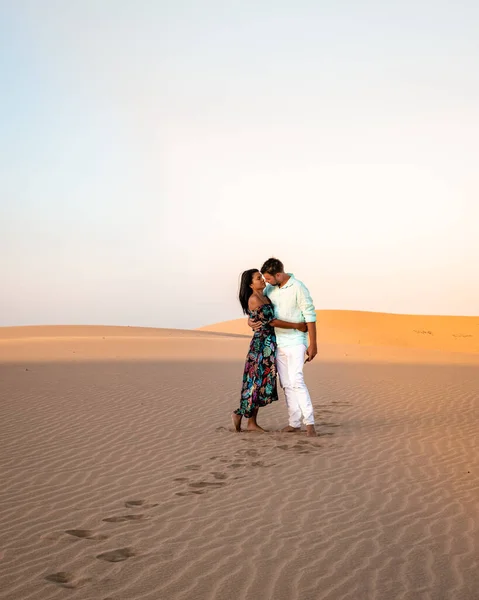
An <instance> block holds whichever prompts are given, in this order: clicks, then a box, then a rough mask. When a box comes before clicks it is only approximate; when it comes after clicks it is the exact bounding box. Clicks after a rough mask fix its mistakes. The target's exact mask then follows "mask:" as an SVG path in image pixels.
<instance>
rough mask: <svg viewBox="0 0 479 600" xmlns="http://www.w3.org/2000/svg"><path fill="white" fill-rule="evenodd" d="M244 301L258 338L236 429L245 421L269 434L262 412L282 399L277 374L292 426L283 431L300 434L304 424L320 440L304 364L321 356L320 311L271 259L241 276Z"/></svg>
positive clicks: (248, 362)
mask: <svg viewBox="0 0 479 600" xmlns="http://www.w3.org/2000/svg"><path fill="white" fill-rule="evenodd" d="M265 281H266V283H265ZM239 301H240V304H241V307H242V308H243V312H244V313H245V314H246V315H249V318H248V325H249V326H250V327H251V328H252V329H253V330H254V334H253V339H252V340H251V344H250V348H249V352H248V356H247V357H246V364H245V368H244V374H243V387H242V390H241V401H240V407H239V408H238V409H237V410H235V411H234V413H233V414H232V420H233V426H234V428H235V430H236V431H241V420H242V418H243V417H245V418H246V419H248V426H247V429H248V431H251V430H256V431H264V429H262V428H261V427H260V426H259V425H258V423H257V415H258V410H259V408H260V407H261V406H266V405H267V404H270V403H271V402H274V401H275V400H277V399H278V390H277V387H276V373H278V375H279V381H280V384H281V387H282V388H283V390H284V394H285V396H286V405H287V407H288V414H289V425H288V426H287V427H285V428H284V429H282V431H285V432H295V431H300V430H301V420H302V421H303V423H304V425H305V426H306V434H307V435H308V436H316V430H315V428H314V415H313V405H312V404H311V398H310V397H309V392H308V388H307V387H306V384H305V383H304V379H303V365H304V363H305V362H310V361H312V360H313V358H314V357H315V356H316V354H317V352H318V349H317V342H316V311H315V310H314V305H313V301H312V299H311V296H310V294H309V291H308V289H307V288H306V286H305V285H304V284H303V283H302V282H301V281H298V280H297V279H295V278H294V275H292V274H290V273H285V272H284V267H283V263H282V262H281V261H280V260H278V259H276V258H270V259H268V260H267V261H266V262H265V263H264V265H263V266H262V267H261V271H258V270H257V269H248V271H245V272H244V273H243V274H242V275H241V284H240V291H239ZM306 333H308V334H309V346H307V335H306ZM305 358H306V360H305Z"/></svg>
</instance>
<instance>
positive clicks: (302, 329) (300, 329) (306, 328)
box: [297, 323, 308, 333]
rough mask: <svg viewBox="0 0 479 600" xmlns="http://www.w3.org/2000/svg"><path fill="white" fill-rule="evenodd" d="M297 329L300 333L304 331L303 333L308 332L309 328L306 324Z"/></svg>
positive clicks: (301, 324)
mask: <svg viewBox="0 0 479 600" xmlns="http://www.w3.org/2000/svg"><path fill="white" fill-rule="evenodd" d="M297 329H298V331H302V332H303V333H307V332H308V326H307V325H306V323H299V325H298V327H297Z"/></svg>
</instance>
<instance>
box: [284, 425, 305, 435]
mask: <svg viewBox="0 0 479 600" xmlns="http://www.w3.org/2000/svg"><path fill="white" fill-rule="evenodd" d="M281 431H282V432H283V433H296V432H297V431H301V427H292V426H291V425H288V426H287V427H283V429H282V430H281Z"/></svg>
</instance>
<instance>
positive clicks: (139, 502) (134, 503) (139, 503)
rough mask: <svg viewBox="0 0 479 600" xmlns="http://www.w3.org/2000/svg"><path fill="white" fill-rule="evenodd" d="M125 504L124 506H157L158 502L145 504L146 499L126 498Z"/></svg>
mask: <svg viewBox="0 0 479 600" xmlns="http://www.w3.org/2000/svg"><path fill="white" fill-rule="evenodd" d="M125 506H126V508H140V507H141V508H154V507H155V506H158V503H156V504H147V503H146V500H127V501H126V502H125Z"/></svg>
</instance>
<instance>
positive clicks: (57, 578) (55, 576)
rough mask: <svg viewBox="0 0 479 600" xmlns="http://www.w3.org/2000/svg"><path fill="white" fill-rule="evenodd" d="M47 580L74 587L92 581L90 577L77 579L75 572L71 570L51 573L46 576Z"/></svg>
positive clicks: (66, 586)
mask: <svg viewBox="0 0 479 600" xmlns="http://www.w3.org/2000/svg"><path fill="white" fill-rule="evenodd" d="M45 579H46V580H47V581H50V582H52V583H56V584H57V585H61V586H62V587H65V588H69V589H73V588H77V587H80V586H82V585H83V584H85V583H87V582H88V581H91V580H90V579H87V578H84V579H77V577H76V576H75V574H74V573H70V572H69V571H59V572H58V573H51V574H50V575H47V576H46V577H45Z"/></svg>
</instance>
